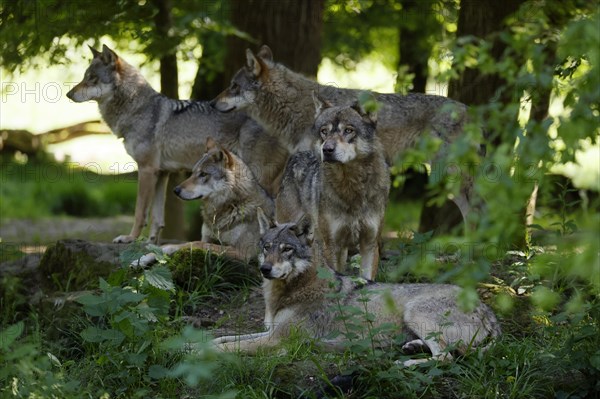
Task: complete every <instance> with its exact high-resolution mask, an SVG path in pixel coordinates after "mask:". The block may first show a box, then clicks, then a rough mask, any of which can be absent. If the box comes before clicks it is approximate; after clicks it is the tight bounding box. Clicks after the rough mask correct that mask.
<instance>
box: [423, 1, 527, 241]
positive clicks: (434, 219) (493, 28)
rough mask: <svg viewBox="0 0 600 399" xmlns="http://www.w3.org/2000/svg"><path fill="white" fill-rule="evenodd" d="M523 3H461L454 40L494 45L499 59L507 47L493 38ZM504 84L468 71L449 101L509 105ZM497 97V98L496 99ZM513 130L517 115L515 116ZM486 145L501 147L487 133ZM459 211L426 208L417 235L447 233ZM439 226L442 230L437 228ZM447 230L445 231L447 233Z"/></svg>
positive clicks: (495, 135)
mask: <svg viewBox="0 0 600 399" xmlns="http://www.w3.org/2000/svg"><path fill="white" fill-rule="evenodd" d="M521 3H522V0H507V1H497V0H481V1H478V2H475V1H468V0H467V1H461V3H460V11H459V15H458V28H457V32H456V36H457V37H462V36H475V37H478V38H482V39H488V40H492V41H493V46H492V51H491V52H492V56H493V57H494V58H496V59H499V58H500V56H501V55H502V53H503V52H504V50H505V48H506V46H505V44H504V43H502V42H501V41H500V40H498V39H497V37H495V35H494V34H495V33H497V32H499V31H501V30H502V29H503V24H504V20H505V18H506V17H508V16H509V15H510V14H511V13H513V12H515V11H516V10H517V9H518V7H519V5H520V4H521ZM505 84H506V82H505V81H504V80H503V79H502V78H501V77H500V76H498V75H497V74H482V73H481V71H479V70H478V69H471V68H467V69H465V71H464V72H463V74H462V75H461V76H460V77H459V78H458V79H457V80H454V81H451V82H450V85H449V87H448V97H450V98H453V99H455V100H458V101H460V102H462V103H464V104H466V105H469V106H473V105H483V104H489V103H491V102H494V101H500V102H503V103H508V102H510V98H509V97H508V96H509V94H510V93H506V92H504V93H503V94H500V90H501V89H502V87H503V86H504V85H505ZM499 94H500V95H499ZM513 119H514V124H515V127H516V124H517V123H518V122H517V114H515V115H514V118H513ZM488 134H491V136H490V137H488V139H489V141H488V144H489V145H491V146H492V147H497V146H498V145H499V144H500V143H501V139H502V136H501V134H500V132H488ZM457 212H458V208H457V207H456V206H455V205H454V204H452V203H450V201H447V202H446V203H445V204H444V205H442V207H437V206H430V205H427V204H426V205H425V206H424V207H423V211H422V212H421V220H420V223H419V231H430V230H435V231H436V233H442V232H445V233H447V232H449V231H450V230H451V228H452V227H453V226H456V221H457V220H460V219H458V218H457V217H456V216H457ZM440 226H442V227H440ZM447 229H448V230H447Z"/></svg>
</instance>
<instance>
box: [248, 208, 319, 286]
mask: <svg viewBox="0 0 600 399" xmlns="http://www.w3.org/2000/svg"><path fill="white" fill-rule="evenodd" d="M258 222H259V226H260V234H261V236H262V237H261V239H260V241H259V244H258V245H259V255H258V260H259V265H260V272H261V273H262V275H263V277H264V278H266V279H268V280H284V281H290V280H292V279H294V278H296V277H298V276H300V275H301V274H302V273H304V272H306V271H307V270H308V269H309V268H310V267H311V265H312V243H313V237H314V232H313V227H312V222H311V220H310V215H308V214H305V215H304V216H303V217H301V218H300V220H299V221H298V222H296V223H282V224H278V223H275V222H274V221H272V220H269V219H268V218H267V217H266V216H265V214H264V213H263V212H262V210H260V209H259V210H258Z"/></svg>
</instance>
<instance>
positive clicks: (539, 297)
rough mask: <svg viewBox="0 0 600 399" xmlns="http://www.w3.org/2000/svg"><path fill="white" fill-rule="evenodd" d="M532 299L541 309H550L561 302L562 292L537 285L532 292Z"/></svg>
mask: <svg viewBox="0 0 600 399" xmlns="http://www.w3.org/2000/svg"><path fill="white" fill-rule="evenodd" d="M531 300H532V301H533V303H534V304H535V305H536V306H537V307H539V308H540V309H542V310H546V311H550V310H552V309H554V307H555V306H556V305H558V303H559V302H560V294H558V293H557V292H554V291H552V290H551V289H549V288H546V287H537V288H536V289H535V291H534V292H533V294H531Z"/></svg>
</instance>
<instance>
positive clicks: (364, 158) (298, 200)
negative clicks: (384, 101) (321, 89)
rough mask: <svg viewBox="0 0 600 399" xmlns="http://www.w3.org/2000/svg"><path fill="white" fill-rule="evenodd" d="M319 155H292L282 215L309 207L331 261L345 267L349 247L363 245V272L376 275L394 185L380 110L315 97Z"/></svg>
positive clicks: (284, 218)
mask: <svg viewBox="0 0 600 399" xmlns="http://www.w3.org/2000/svg"><path fill="white" fill-rule="evenodd" d="M314 101H315V105H316V120H315V123H314V131H313V134H314V136H315V153H316V154H319V155H318V156H315V155H314V154H315V153H313V152H311V151H302V152H299V153H296V154H294V155H292V156H291V157H290V159H289V161H288V164H287V166H286V170H285V172H284V177H283V182H282V185H281V189H280V191H279V194H278V195H277V200H276V202H277V203H276V212H277V220H278V221H279V222H291V221H296V220H298V218H299V216H300V215H302V214H303V213H309V214H310V215H311V216H312V220H313V223H314V225H315V226H317V239H318V240H319V241H320V242H322V243H323V245H324V253H325V257H326V259H327V264H328V265H329V266H331V267H333V268H334V269H335V270H336V271H338V272H342V271H343V270H344V268H345V266H346V260H347V257H348V249H349V248H352V247H356V246H357V245H358V246H359V250H360V255H361V275H362V276H363V277H364V278H366V279H368V280H375V276H376V274H377V266H378V263H379V247H378V242H379V238H380V236H381V230H382V227H383V217H384V213H385V207H386V204H387V198H388V195H389V191H390V174H389V168H388V166H387V164H386V162H385V158H384V155H383V148H382V146H381V143H380V142H379V138H378V137H377V135H376V124H377V122H376V117H375V113H372V112H371V113H368V112H365V110H364V109H363V108H362V107H361V106H360V105H359V104H358V103H355V104H352V105H351V106H341V107H335V106H333V105H332V104H330V103H329V102H327V101H324V100H322V99H320V98H319V97H318V96H315V97H314Z"/></svg>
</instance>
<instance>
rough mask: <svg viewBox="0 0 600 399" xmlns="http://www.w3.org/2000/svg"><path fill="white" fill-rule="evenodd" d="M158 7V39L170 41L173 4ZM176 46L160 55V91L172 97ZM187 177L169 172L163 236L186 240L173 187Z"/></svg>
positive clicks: (161, 0)
mask: <svg viewBox="0 0 600 399" xmlns="http://www.w3.org/2000/svg"><path fill="white" fill-rule="evenodd" d="M154 5H155V6H156V8H157V9H158V12H157V14H156V15H155V17H154V24H155V26H156V33H157V40H164V41H166V42H168V41H169V31H170V30H171V28H172V27H173V20H172V16H171V8H172V4H171V1H170V0H154ZM175 50H176V49H175V48H172V49H170V51H169V52H168V53H166V54H164V55H163V56H161V57H160V92H161V93H162V94H164V95H165V96H167V97H170V98H179V78H178V73H177V54H176V52H175ZM184 178H185V176H184V175H183V174H182V173H171V174H169V183H168V185H167V198H166V201H165V227H164V228H163V230H162V234H161V236H162V237H163V238H170V239H178V240H184V239H185V238H186V237H185V223H184V222H185V220H184V212H183V202H182V201H180V200H178V199H177V198H176V197H175V196H174V195H173V194H172V193H173V188H174V187H175V186H176V185H177V184H178V183H179V182H180V181H181V180H183V179H184Z"/></svg>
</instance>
